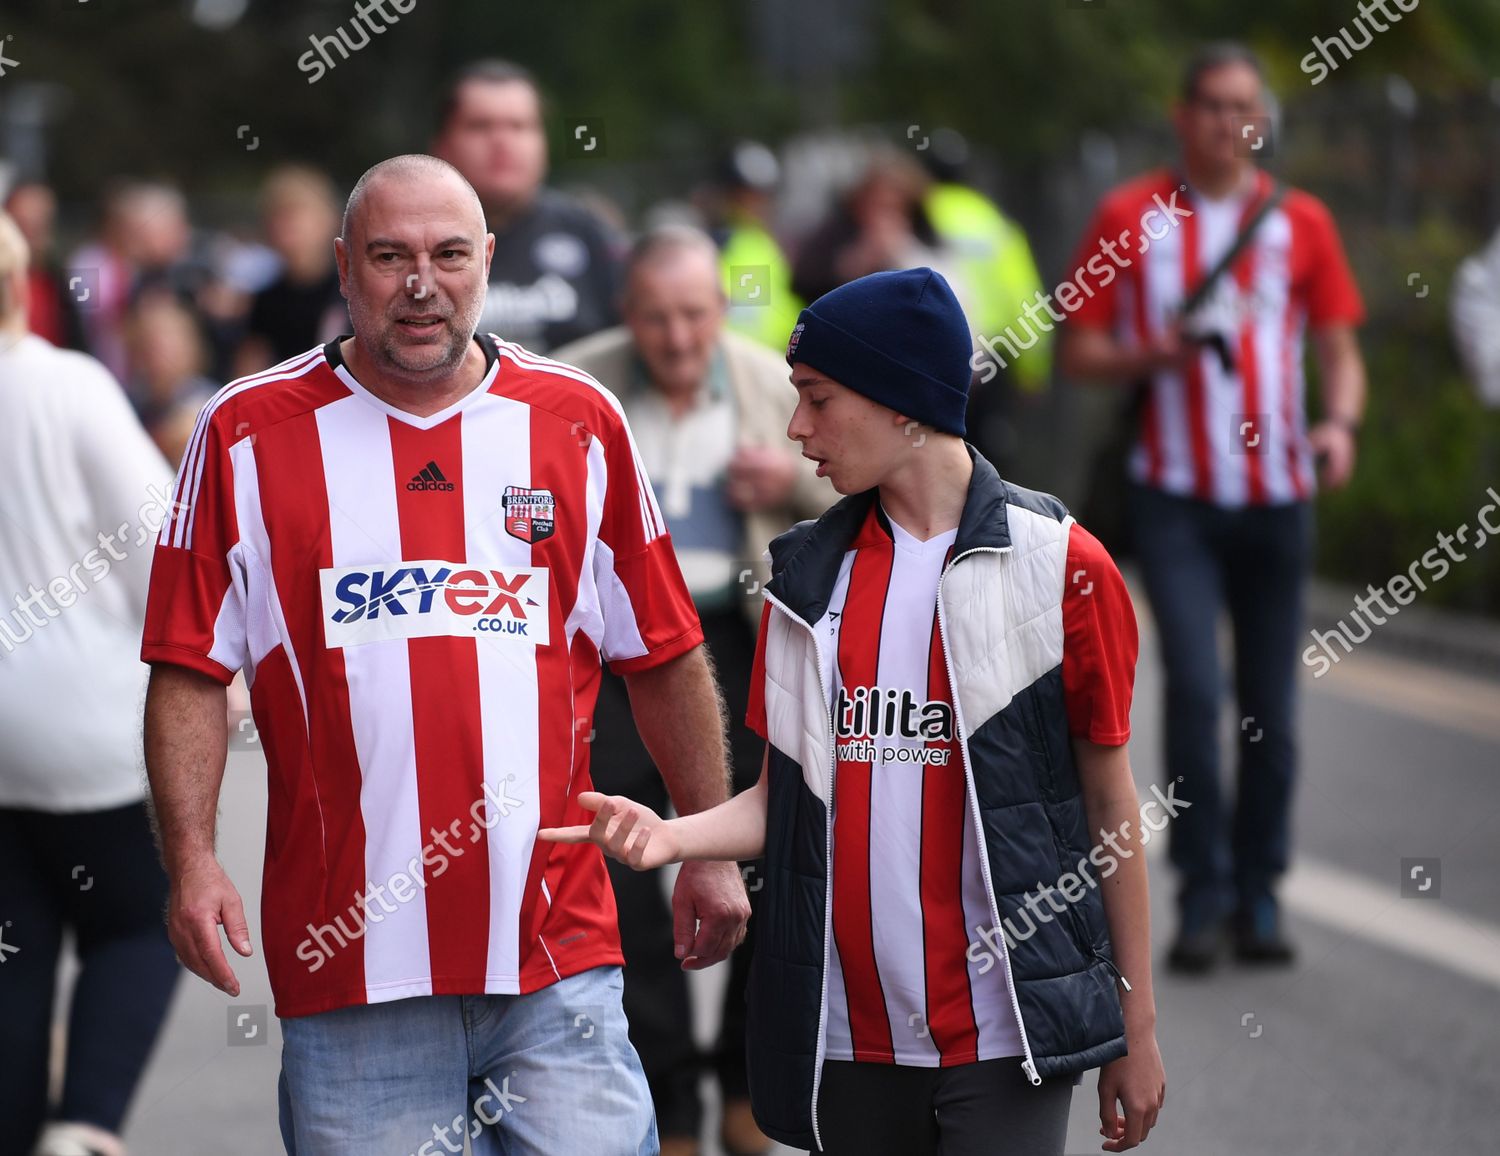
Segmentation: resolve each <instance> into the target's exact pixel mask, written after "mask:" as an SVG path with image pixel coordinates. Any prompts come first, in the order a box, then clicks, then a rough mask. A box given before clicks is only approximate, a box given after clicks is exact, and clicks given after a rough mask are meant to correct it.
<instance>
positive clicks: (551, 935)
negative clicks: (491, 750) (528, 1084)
mask: <svg viewBox="0 0 1500 1156" xmlns="http://www.w3.org/2000/svg"><path fill="white" fill-rule="evenodd" d="M505 368H506V367H504V366H502V367H501V377H502V378H504V377H505V373H504V370H505ZM496 385H497V389H496V392H504V393H505V394H506V395H507V396H510V397H513V398H515V399H516V400H518V401H524V402H526V403H527V404H528V405H530V406H531V476H530V478H529V479H528V478H522V477H518V478H516V481H515V484H516V485H520V486H526V487H527V488H529V489H537V490H550V491H552V496H553V498H554V499H555V500H556V503H557V505H556V523H555V529H554V532H553V535H552V537H550V538H546V539H543V540H542V541H540V542H533V543H532V545H531V564H532V565H533V566H545V567H547V577H548V583H547V597H548V600H549V603H550V605H549V607H548V614H549V616H550V619H551V623H552V634H551V636H550V637H549V638H548V640H547V645H546V646H539V647H537V649H536V678H537V704H538V707H537V709H538V713H539V715H540V717H539V718H538V720H537V736H538V738H537V762H538V766H537V777H538V780H539V782H540V783H541V797H542V798H544V799H553V798H555V799H558V800H561V799H563V798H564V793H565V792H566V798H567V810H566V812H563V811H562V810H559V813H558V814H556V815H543V816H542V822H543V823H544V824H549V825H550V824H554V823H564V824H568V823H582V822H587V821H588V819H587V817H586V816H585V814H584V812H583V810H582V808H580V807H578V806H577V803H576V800H577V798H578V792H579V791H580V790H582V789H584V788H585V786H586V784H587V780H586V779H584V776H583V775H577V774H575V773H576V772H578V771H584V770H586V768H587V767H588V763H589V756H590V753H591V752H592V750H593V748H592V747H591V746H590V744H589V741H588V740H589V736H590V734H591V733H592V732H593V729H594V728H593V710H594V701H595V698H596V697H597V695H598V690H599V674H598V664H599V654H598V651H597V650H596V649H595V648H594V645H593V643H592V642H590V641H589V639H588V637H587V636H585V635H581V634H580V635H579V637H578V642H577V644H576V646H570V644H569V641H568V639H567V635H566V624H567V621H568V615H569V614H570V613H572V610H573V606H574V603H575V602H576V601H577V599H578V583H579V575H580V573H581V572H582V569H583V566H584V556H585V549H586V545H587V532H588V449H589V445H590V439H589V438H580V437H579V436H578V435H577V433H576V431H574V429H573V428H572V426H571V425H570V424H568V423H566V422H563V421H562V420H561V419H559V418H558V417H557V415H556V414H554V413H552V412H551V411H550V410H548V409H547V408H545V401H546V399H545V396H542V395H541V394H540V392H538V393H536V394H533V393H531V392H529V391H528V390H520V391H518V390H516V389H514V388H511V387H510V385H509V384H508V383H505V382H502V381H499V380H497V383H496ZM527 385H528V386H529V385H530V383H527ZM586 667H592V668H593V671H592V677H590V671H589V670H587V669H585V668H586ZM575 693H576V697H575ZM579 780H583V781H582V782H580V781H579ZM569 783H572V784H573V787H572V790H571V791H569V790H568V789H567V788H568V784H569ZM544 878H545V879H546V880H547V885H548V889H549V891H550V892H551V902H550V903H548V901H547V899H546V897H545V896H543V895H542V889H541V883H542V880H543V879H544ZM608 893H609V877H608V873H607V871H606V870H605V866H604V857H603V855H601V854H599V853H598V851H597V849H596V848H593V847H591V846H586V845H578V846H574V847H559V846H555V845H551V844H542V843H539V844H538V845H537V850H536V851H535V852H534V853H533V854H532V856H531V862H530V864H529V865H528V867H527V879H526V890H525V892H524V894H523V895H522V899H521V920H520V931H521V971H522V976H523V983H525V982H526V981H527V977H529V976H530V975H532V974H535V975H536V976H537V977H538V978H544V973H543V972H542V968H543V967H545V968H546V969H547V971H548V972H550V970H551V967H552V962H551V960H550V959H549V957H548V954H547V952H548V951H553V952H554V953H557V952H559V951H560V949H559V947H558V943H557V941H558V940H566V941H568V942H567V945H566V946H570V947H571V946H572V945H573V944H577V945H579V946H578V947H577V948H574V950H578V951H594V950H596V949H598V948H599V945H600V944H601V943H602V942H604V941H605V940H606V939H607V938H608V937H609V933H608V929H607V927H606V925H605V921H607V920H610V919H612V918H613V917H614V913H613V911H612V910H610V908H609V907H606V906H605V905H604V904H603V903H601V902H600V901H599V899H598V898H597V897H598V896H600V895H604V894H608ZM554 916H566V917H567V919H568V920H569V922H568V924H567V926H565V927H564V926H561V925H560V923H559V921H558V920H556V919H554V918H553V917H554ZM581 922H582V926H580V923H581ZM549 939H550V940H551V941H552V946H550V947H546V946H545V945H546V944H547V943H548V940H549ZM538 943H541V944H543V945H544V947H543V949H537V946H536V945H537V944H538Z"/></svg>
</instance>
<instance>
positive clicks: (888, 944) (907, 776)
mask: <svg viewBox="0 0 1500 1156" xmlns="http://www.w3.org/2000/svg"><path fill="white" fill-rule="evenodd" d="M954 533H956V531H955V532H954ZM893 534H894V535H895V537H896V546H895V548H894V550H893V551H892V553H893V558H892V561H891V577H890V585H889V586H888V588H887V590H886V596H885V607H884V610H883V612H882V621H881V627H880V655H879V658H878V665H877V666H876V671H875V684H876V686H878V687H880V688H881V690H882V691H888V690H898V691H899V690H909V691H911V693H912V697H913V698H914V699H915V700H916V701H917V702H919V703H925V702H926V701H927V684H928V679H929V667H928V662H929V660H930V657H931V655H930V643H931V639H932V618H933V615H934V613H936V611H937V583H938V575H939V574H940V573H941V571H942V567H943V553H942V552H940V551H939V550H938V548H937V547H936V544H935V543H927V544H926V546H927V548H926V550H925V551H924V552H922V553H914V552H912V551H911V550H910V549H909V548H908V547H907V546H904V545H903V544H902V539H903V538H904V539H906V541H907V542H909V543H911V542H914V540H913V539H912V538H911V537H910V535H907V534H906V533H905V531H903V530H902V529H901V528H900V527H899V526H897V527H894V528H893ZM940 537H943V538H949V537H951V535H940ZM944 549H946V547H944ZM874 743H875V747H876V750H877V752H878V751H879V750H880V749H882V748H885V747H892V748H894V747H911V748H920V747H925V746H926V745H927V744H926V742H925V741H922V740H913V739H904V738H901V737H900V736H886V737H882V738H877V739H875V740H874ZM930 770H931V771H932V772H933V773H942V772H948V773H954V772H956V773H958V774H962V773H963V771H962V769H961V768H955V767H952V766H949V767H934V768H930ZM922 776H923V765H922V764H920V763H899V762H896V761H895V760H891V761H890V762H888V763H882V762H881V761H880V760H879V759H878V758H877V759H876V761H875V763H874V766H873V767H872V769H871V774H870V909H871V910H872V911H877V912H879V913H880V914H879V918H877V919H875V920H873V926H872V928H871V930H872V933H873V934H872V938H873V941H874V946H875V966H876V968H877V969H878V971H879V973H880V990H881V993H882V994H883V995H884V996H885V1003H886V1015H887V1017H888V1018H889V1020H890V1024H891V1045H892V1048H893V1050H894V1051H895V1055H896V1062H897V1063H898V1064H914V1065H917V1066H919V1067H935V1066H936V1065H937V1062H938V1049H937V1046H936V1045H935V1044H934V1043H933V1039H932V1031H931V1026H930V1022H929V1021H928V1019H927V1017H928V1014H929V1013H928V1008H927V942H926V935H925V926H924V923H923V919H922ZM913 1016H920V1017H921V1019H920V1020H919V1021H918V1022H915V1023H914V1022H912V1017H913Z"/></svg>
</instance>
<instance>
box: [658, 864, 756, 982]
mask: <svg viewBox="0 0 1500 1156" xmlns="http://www.w3.org/2000/svg"><path fill="white" fill-rule="evenodd" d="M749 920H750V900H749V898H747V897H746V895H745V881H744V880H743V879H742V878H741V877H740V869H739V865H738V864H736V863H709V862H689V863H684V864H683V865H682V872H681V873H680V874H679V875H678V876H677V887H676V889H675V890H673V892H672V939H673V941H674V943H675V944H676V952H677V958H678V959H680V960H682V968H683V970H684V971H700V970H702V969H703V968H705V967H712V966H713V965H714V964H716V963H719V962H720V961H722V960H724V959H727V958H729V953H730V952H731V951H733V950H734V949H735V948H736V947H738V946H739V945H740V944H741V943H743V942H744V940H745V924H746V923H748V922H749Z"/></svg>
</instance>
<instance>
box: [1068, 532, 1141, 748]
mask: <svg viewBox="0 0 1500 1156" xmlns="http://www.w3.org/2000/svg"><path fill="white" fill-rule="evenodd" d="M1138 652H1139V638H1138V635H1137V632H1136V621H1135V609H1134V607H1133V606H1132V605H1131V602H1130V591H1129V590H1128V589H1126V586H1125V580H1124V579H1123V578H1121V577H1120V571H1119V569H1118V568H1117V567H1116V566H1115V563H1114V559H1112V558H1111V557H1110V556H1109V552H1108V551H1106V550H1105V549H1104V547H1103V545H1101V544H1100V542H1099V539H1097V538H1095V537H1094V535H1092V534H1090V533H1089V532H1088V531H1087V530H1085V529H1084V528H1083V527H1082V526H1080V525H1078V524H1077V523H1076V522H1075V523H1074V524H1073V525H1072V526H1071V527H1070V529H1069V532H1068V569H1067V574H1066V575H1065V577H1064V588H1063V661H1062V675H1063V696H1064V699H1065V701H1066V704H1067V712H1068V729H1069V731H1070V732H1071V733H1072V734H1074V735H1076V736H1078V737H1080V738H1084V739H1087V740H1088V741H1090V742H1094V743H1099V744H1100V745H1102V746H1120V745H1122V744H1124V743H1125V742H1127V741H1128V740H1129V738H1130V701H1131V696H1132V695H1133V693H1134V690H1135V662H1136V656H1137V654H1138Z"/></svg>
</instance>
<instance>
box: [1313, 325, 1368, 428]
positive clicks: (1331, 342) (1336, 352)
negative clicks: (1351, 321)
mask: <svg viewBox="0 0 1500 1156" xmlns="http://www.w3.org/2000/svg"><path fill="white" fill-rule="evenodd" d="M1313 352H1314V354H1315V356H1316V359H1317V362H1318V379H1319V380H1318V385H1319V388H1320V390H1321V391H1322V395H1323V414H1324V416H1325V417H1326V418H1327V419H1329V420H1332V421H1337V422H1340V423H1342V424H1344V425H1347V426H1350V427H1354V426H1358V425H1359V423H1360V422H1361V421H1362V420H1363V419H1364V414H1365V396H1366V394H1367V393H1368V392H1369V391H1368V386H1367V385H1366V383H1365V361H1364V357H1363V356H1362V355H1361V354H1360V351H1359V339H1358V338H1357V337H1356V336H1355V333H1354V329H1353V327H1352V326H1349V325H1330V326H1327V327H1326V328H1324V329H1319V330H1316V331H1315V332H1314V333H1313Z"/></svg>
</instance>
